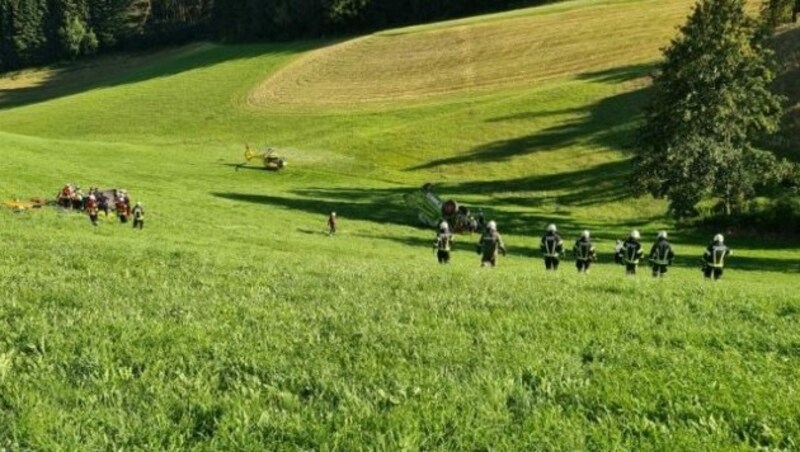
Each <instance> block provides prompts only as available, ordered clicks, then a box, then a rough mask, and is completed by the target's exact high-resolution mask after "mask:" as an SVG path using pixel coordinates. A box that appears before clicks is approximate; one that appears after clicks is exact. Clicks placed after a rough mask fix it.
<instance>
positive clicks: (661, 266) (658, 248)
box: [650, 231, 675, 278]
mask: <svg viewBox="0 0 800 452" xmlns="http://www.w3.org/2000/svg"><path fill="white" fill-rule="evenodd" d="M674 259H675V253H674V252H673V250H672V245H671V244H670V243H669V241H668V240H667V231H661V232H659V233H658V239H656V243H654V244H653V247H652V248H651V249H650V266H651V267H653V277H654V278H659V277H663V276H664V274H665V273H667V268H668V267H669V266H670V265H672V261H673V260H674Z"/></svg>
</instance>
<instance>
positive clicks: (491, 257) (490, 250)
mask: <svg viewBox="0 0 800 452" xmlns="http://www.w3.org/2000/svg"><path fill="white" fill-rule="evenodd" d="M498 252H500V253H502V254H503V256H505V255H506V246H505V245H504V244H503V238H502V237H500V234H499V233H498V232H497V223H495V222H494V221H490V222H489V223H488V224H487V225H486V229H485V230H484V231H483V234H481V240H480V242H478V254H481V267H486V266H488V265H491V266H492V267H496V266H497V253H498Z"/></svg>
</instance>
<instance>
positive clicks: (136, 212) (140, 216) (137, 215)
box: [132, 201, 144, 230]
mask: <svg viewBox="0 0 800 452" xmlns="http://www.w3.org/2000/svg"><path fill="white" fill-rule="evenodd" d="M132 215H133V229H136V228H138V229H139V230H142V229H144V207H143V206H142V202H141V201H139V202H137V203H136V206H135V207H134V208H133V211H132Z"/></svg>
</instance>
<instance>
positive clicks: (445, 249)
mask: <svg viewBox="0 0 800 452" xmlns="http://www.w3.org/2000/svg"><path fill="white" fill-rule="evenodd" d="M452 243H453V234H451V233H450V225H448V224H447V222H446V221H442V223H441V224H440V225H439V234H437V235H436V240H435V241H434V242H433V248H434V249H435V250H436V258H437V259H438V260H439V263H440V264H448V263H450V248H451V246H452Z"/></svg>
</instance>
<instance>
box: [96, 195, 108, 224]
mask: <svg viewBox="0 0 800 452" xmlns="http://www.w3.org/2000/svg"><path fill="white" fill-rule="evenodd" d="M95 197H96V198H97V207H98V208H99V209H100V210H102V211H103V212H105V214H106V218H107V217H108V211H109V210H110V206H109V205H108V196H106V194H105V193H103V192H101V191H98V192H97V195H96V196H95Z"/></svg>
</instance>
